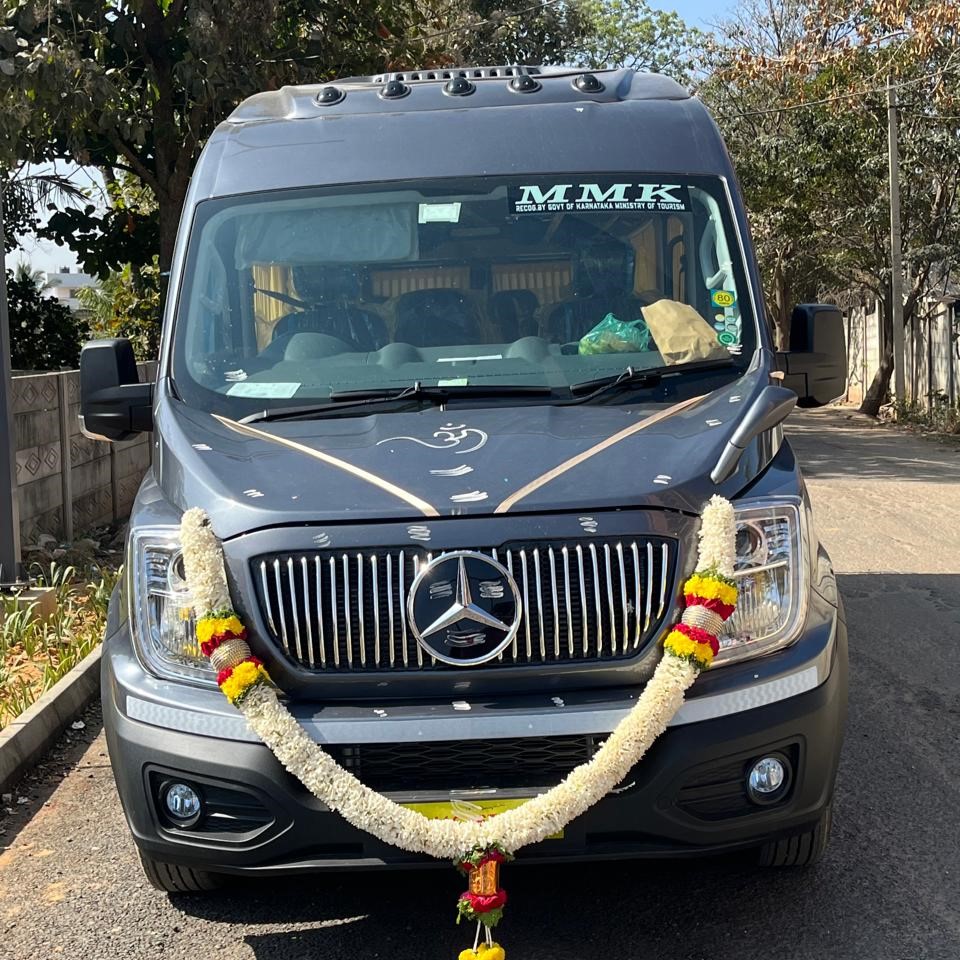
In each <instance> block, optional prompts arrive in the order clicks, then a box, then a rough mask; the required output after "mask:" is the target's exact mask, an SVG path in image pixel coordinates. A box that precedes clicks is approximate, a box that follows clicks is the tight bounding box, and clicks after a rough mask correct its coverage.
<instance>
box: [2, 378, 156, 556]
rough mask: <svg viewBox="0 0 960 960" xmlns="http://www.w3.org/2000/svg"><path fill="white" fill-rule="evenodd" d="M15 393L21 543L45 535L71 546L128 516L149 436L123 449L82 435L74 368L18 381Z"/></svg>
mask: <svg viewBox="0 0 960 960" xmlns="http://www.w3.org/2000/svg"><path fill="white" fill-rule="evenodd" d="M139 368H140V378H141V379H142V380H150V379H153V376H154V369H155V364H153V363H141V364H139ZM12 389H13V397H12V402H13V414H14V431H15V434H16V436H15V437H14V440H15V449H16V456H17V492H18V496H19V500H20V536H21V540H22V542H23V543H30V542H32V541H35V540H36V539H37V537H38V536H39V535H40V534H41V533H48V534H51V535H52V536H54V537H57V538H58V539H64V540H72V539H73V538H74V537H79V536H82V535H83V534H84V533H85V532H87V531H89V530H91V529H93V528H94V527H98V526H103V525H104V524H108V523H112V522H115V521H118V520H122V519H124V518H125V517H127V516H128V515H129V513H130V507H131V505H132V504H133V498H134V496H135V495H136V492H137V488H138V487H139V486H140V481H141V479H142V478H143V474H144V472H145V471H146V469H147V467H148V466H149V465H150V456H151V450H152V440H153V437H152V435H151V434H142V435H140V436H138V437H135V438H134V439H133V440H129V441H126V442H124V443H104V442H101V441H97V440H88V439H87V438H86V437H84V436H83V435H82V434H81V433H80V425H79V422H78V420H77V417H78V415H79V413H80V374H79V372H78V371H76V370H69V371H64V372H61V373H38V374H28V375H26V376H14V377H13V379H12Z"/></svg>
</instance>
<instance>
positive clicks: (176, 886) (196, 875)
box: [140, 853, 223, 893]
mask: <svg viewBox="0 0 960 960" xmlns="http://www.w3.org/2000/svg"><path fill="white" fill-rule="evenodd" d="M140 863H141V865H142V866H143V872H144V873H145V874H146V876H147V879H148V880H149V881H150V883H151V884H152V885H153V886H154V887H156V889H157V890H162V891H163V892H164V893H202V892H203V891H205V890H217V889H218V888H219V887H222V886H223V877H221V876H220V875H219V874H216V873H208V872H207V871H206V870H194V869H193V867H181V866H178V865H177V864H175V863H163V862H161V861H160V860H151V859H150V857H147V856H145V855H144V854H142V853H141V854H140Z"/></svg>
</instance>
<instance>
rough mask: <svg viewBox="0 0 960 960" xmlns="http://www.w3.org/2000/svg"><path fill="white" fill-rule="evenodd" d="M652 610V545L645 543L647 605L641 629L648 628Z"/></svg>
mask: <svg viewBox="0 0 960 960" xmlns="http://www.w3.org/2000/svg"><path fill="white" fill-rule="evenodd" d="M652 609H653V544H652V543H649V542H648V543H647V605H646V607H645V608H644V612H643V629H644V630H648V629H649V628H650V612H651V610H652Z"/></svg>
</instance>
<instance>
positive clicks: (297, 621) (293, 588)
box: [287, 557, 303, 660]
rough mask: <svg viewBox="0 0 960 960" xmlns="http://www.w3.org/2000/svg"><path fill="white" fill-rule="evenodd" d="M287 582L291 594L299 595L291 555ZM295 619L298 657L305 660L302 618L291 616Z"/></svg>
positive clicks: (294, 628)
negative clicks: (301, 637) (301, 631)
mask: <svg viewBox="0 0 960 960" xmlns="http://www.w3.org/2000/svg"><path fill="white" fill-rule="evenodd" d="M287 582H288V583H289V584H290V594H291V596H294V597H295V596H296V595H297V583H296V581H295V580H294V575H293V558H292V557H291V558H290V559H289V560H287ZM291 619H292V620H293V640H294V643H295V645H296V649H297V659H298V660H303V646H302V645H301V643H300V618H299V617H298V616H293V617H291Z"/></svg>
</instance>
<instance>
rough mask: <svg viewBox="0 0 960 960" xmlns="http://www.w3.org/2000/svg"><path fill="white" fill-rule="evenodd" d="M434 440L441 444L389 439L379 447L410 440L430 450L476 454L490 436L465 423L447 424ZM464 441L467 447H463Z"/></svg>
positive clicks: (433, 437)
mask: <svg viewBox="0 0 960 960" xmlns="http://www.w3.org/2000/svg"><path fill="white" fill-rule="evenodd" d="M432 439H434V440H438V441H439V443H430V441H429V440H421V439H420V438H419V437H388V438H387V439H386V440H378V441H377V446H378V447H379V446H380V445H381V444H384V443H395V442H396V441H398V440H409V441H410V442H411V443H419V444H420V446H422V447H427V448H429V449H430V450H452V451H453V452H454V453H456V454H457V455H460V456H462V455H464V454H467V453H475V452H476V451H477V450H479V449H480V448H481V447H483V446H485V445H486V442H487V440H489V439H490V438H489V435H488V434H487V433H486V431H484V430H478V429H477V428H476V427H468V426H467V425H466V424H464V423H458V424H453V423H447V424H445V425H444V426H443V427H442V428H441V429H440V430H437V431H436V432H435V433H434V434H433V436H432ZM464 441H466V442H467V446H465V447H461V446H460V444H462V443H463V442H464Z"/></svg>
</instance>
